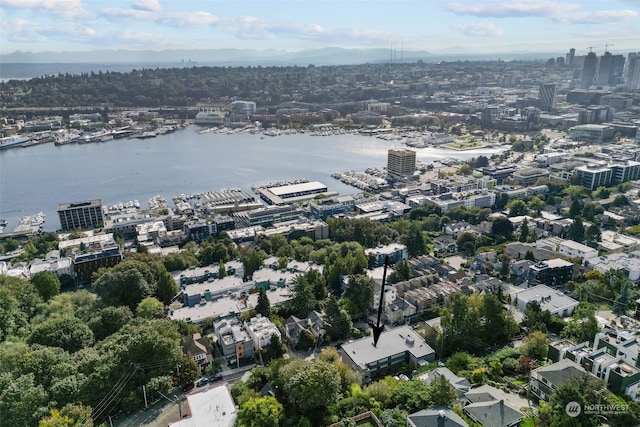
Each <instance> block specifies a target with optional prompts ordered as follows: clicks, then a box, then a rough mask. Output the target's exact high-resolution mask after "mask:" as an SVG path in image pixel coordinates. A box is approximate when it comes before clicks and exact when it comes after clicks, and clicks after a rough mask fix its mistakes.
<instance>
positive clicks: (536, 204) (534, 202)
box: [527, 196, 547, 216]
mask: <svg viewBox="0 0 640 427" xmlns="http://www.w3.org/2000/svg"><path fill="white" fill-rule="evenodd" d="M546 205H547V204H546V203H545V201H544V200H542V199H541V198H540V197H538V196H533V197H532V198H531V200H529V202H528V203H527V206H529V209H531V210H532V211H535V212H536V215H538V216H539V215H540V212H541V211H542V210H543V209H544V207H545V206H546Z"/></svg>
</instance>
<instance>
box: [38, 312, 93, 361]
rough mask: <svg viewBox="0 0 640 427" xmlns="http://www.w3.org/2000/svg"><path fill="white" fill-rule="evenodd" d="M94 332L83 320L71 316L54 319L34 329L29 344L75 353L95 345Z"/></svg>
mask: <svg viewBox="0 0 640 427" xmlns="http://www.w3.org/2000/svg"><path fill="white" fill-rule="evenodd" d="M93 341H94V337H93V332H92V331H91V329H89V326H87V325H86V324H85V323H84V322H83V321H82V320H80V319H78V318H77V317H74V316H70V315H62V316H59V317H52V318H49V319H47V320H45V321H44V322H42V323H40V324H38V325H37V326H35V327H34V329H33V332H31V334H30V335H29V337H28V338H27V342H28V343H29V344H42V345H46V346H50V347H61V348H63V349H64V350H66V351H68V352H69V353H74V352H76V351H78V350H80V349H82V348H85V347H89V346H91V345H92V344H93Z"/></svg>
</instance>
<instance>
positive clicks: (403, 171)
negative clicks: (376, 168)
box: [387, 148, 416, 180]
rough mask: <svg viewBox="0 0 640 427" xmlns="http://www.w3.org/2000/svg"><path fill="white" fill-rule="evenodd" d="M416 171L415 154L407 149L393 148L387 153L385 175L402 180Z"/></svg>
mask: <svg viewBox="0 0 640 427" xmlns="http://www.w3.org/2000/svg"><path fill="white" fill-rule="evenodd" d="M415 171H416V152H415V151H413V150H409V149H407V148H395V149H391V150H389V151H388V152H387V173H388V174H389V175H391V177H392V178H394V179H398V180H403V179H406V178H407V177H411V176H412V175H413V174H414V173H415Z"/></svg>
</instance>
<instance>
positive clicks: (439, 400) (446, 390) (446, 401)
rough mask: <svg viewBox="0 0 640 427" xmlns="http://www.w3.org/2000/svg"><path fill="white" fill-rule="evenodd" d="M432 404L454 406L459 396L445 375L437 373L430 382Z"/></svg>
mask: <svg viewBox="0 0 640 427" xmlns="http://www.w3.org/2000/svg"><path fill="white" fill-rule="evenodd" d="M429 396H430V397H431V404H432V405H449V406H452V405H453V404H454V403H455V401H456V398H457V395H456V391H455V389H454V388H453V386H452V385H451V383H450V382H449V380H447V378H446V377H445V376H444V375H437V376H436V377H435V378H434V379H433V381H431V384H429Z"/></svg>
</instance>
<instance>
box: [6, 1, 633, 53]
mask: <svg viewBox="0 0 640 427" xmlns="http://www.w3.org/2000/svg"><path fill="white" fill-rule="evenodd" d="M638 10H640V1H639V0H610V1H600V2H593V1H581V2H578V1H561V2H550V1H541V2H525V1H522V0H512V1H506V2H496V1H468V0H462V1H451V2H449V1H437V2H421V1H414V0H411V1H408V0H400V1H393V2H391V1H386V0H385V1H382V0H380V1H364V0H350V1H342V2H337V1H330V2H322V3H318V2H311V1H306V0H290V1H282V0H277V1H272V2H261V1H233V2H231V1H226V2H216V1H191V2H178V1H175V0H113V1H108V2H107V1H101V0H99V1H86V0H85V1H83V0H0V22H1V23H2V30H0V53H1V54H10V53H13V52H16V51H22V52H45V51H47V52H50V51H60V52H62V51H83V50H96V49H127V50H165V49H220V48H235V49H257V50H265V49H276V50H282V51H291V52H295V51H302V50H306V49H317V48H323V47H342V48H373V47H376V48H390V49H394V50H395V51H396V52H402V51H403V50H404V51H407V52H408V51H412V50H423V51H428V52H432V53H500V52H515V51H522V52H558V53H564V52H566V51H567V50H568V49H569V48H570V47H574V48H575V49H576V55H585V54H586V53H587V52H588V51H589V50H590V49H593V51H594V52H596V53H597V54H598V55H601V54H602V53H604V51H605V47H608V49H607V50H608V51H610V52H612V53H623V54H626V53H627V52H629V51H634V50H638V48H639V47H640V46H638V37H637V33H638V30H637V29H638V28H640V13H639V12H638ZM634 36H635V37H634Z"/></svg>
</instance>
